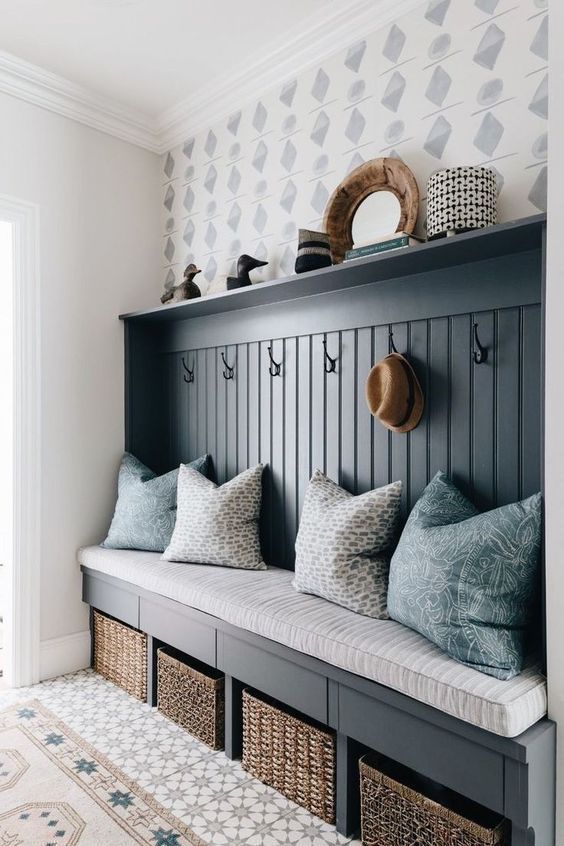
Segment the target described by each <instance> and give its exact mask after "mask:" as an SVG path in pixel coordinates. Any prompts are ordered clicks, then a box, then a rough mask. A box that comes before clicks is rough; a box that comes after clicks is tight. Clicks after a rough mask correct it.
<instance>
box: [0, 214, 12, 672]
mask: <svg viewBox="0 0 564 846" xmlns="http://www.w3.org/2000/svg"><path fill="white" fill-rule="evenodd" d="M13 291H14V224H13V223H11V222H9V221H6V220H0V292H1V296H0V302H1V303H2V306H1V308H0V396H1V397H2V412H1V414H0V467H2V473H1V474H0V677H1V678H2V683H4V684H5V683H6V676H5V673H6V652H7V650H6V630H5V627H6V623H7V622H8V623H9V622H10V620H11V617H12V613H11V610H12V609H11V594H12V590H11V585H12V582H13V574H12V566H13V551H12V548H13V541H12V535H13V514H14V505H13V490H14V482H13V443H14V432H13V420H14V409H13V397H14V386H13V373H14V361H13V351H14V305H13ZM9 640H10V638H9V637H8V641H9ZM9 675H10V673H9V670H8V678H9Z"/></svg>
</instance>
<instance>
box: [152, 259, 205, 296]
mask: <svg viewBox="0 0 564 846" xmlns="http://www.w3.org/2000/svg"><path fill="white" fill-rule="evenodd" d="M197 273H201V271H200V270H199V269H198V268H197V267H196V265H195V264H189V265H188V267H187V268H186V270H185V271H184V281H183V282H181V283H180V285H177V286H176V288H173V289H172V290H171V291H166V292H165V293H164V294H163V295H162V297H161V303H163V304H164V303H180V302H182V301H183V300H194V299H195V298H196V297H201V296H202V292H201V291H200V289H199V288H198V286H197V285H196V283H195V282H194V276H195V275H196V274H197Z"/></svg>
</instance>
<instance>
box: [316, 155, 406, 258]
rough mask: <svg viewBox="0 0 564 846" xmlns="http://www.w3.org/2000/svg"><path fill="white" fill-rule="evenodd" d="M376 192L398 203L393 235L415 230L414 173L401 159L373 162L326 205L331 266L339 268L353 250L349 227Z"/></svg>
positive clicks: (347, 180)
mask: <svg viewBox="0 0 564 846" xmlns="http://www.w3.org/2000/svg"><path fill="white" fill-rule="evenodd" d="M377 191H390V192H391V193H392V194H394V195H395V196H396V197H397V199H398V201H399V204H400V209H401V212H400V219H399V223H398V226H397V229H396V231H397V232H406V233H407V234H411V233H412V232H413V230H414V229H415V224H416V223H417V214H418V212H419V188H418V187H417V182H416V181H415V177H414V175H413V173H412V172H411V170H410V169H409V168H408V166H407V165H406V164H404V163H403V162H402V161H401V159H392V158H388V157H387V158H381V159H372V160H371V161H369V162H365V163H364V164H362V165H360V167H357V168H355V170H353V171H351V172H350V173H349V174H348V176H346V177H345V179H344V180H343V181H342V182H341V184H340V185H339V186H337V188H336V189H335V191H334V192H333V194H332V196H331V197H330V199H329V202H328V203H327V208H326V209H325V216H324V218H323V228H324V230H325V232H327V234H328V235H329V238H330V240H331V256H332V259H333V264H340V263H341V262H342V261H343V260H344V258H345V253H346V251H347V250H350V249H352V246H353V238H352V223H353V218H354V216H355V214H356V211H357V209H358V207H359V206H360V205H361V203H362V202H363V201H364V200H365V199H366V198H367V197H368V196H369V195H370V194H374V193H375V192H377ZM390 234H391V233H390Z"/></svg>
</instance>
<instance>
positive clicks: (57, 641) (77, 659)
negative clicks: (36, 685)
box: [39, 629, 90, 681]
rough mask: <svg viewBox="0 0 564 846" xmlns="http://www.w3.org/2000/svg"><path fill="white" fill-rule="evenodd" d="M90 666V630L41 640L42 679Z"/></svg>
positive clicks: (40, 668)
mask: <svg viewBox="0 0 564 846" xmlns="http://www.w3.org/2000/svg"><path fill="white" fill-rule="evenodd" d="M89 666H90V632H89V631H88V629H87V630H86V631H84V632H76V633H75V634H71V635H65V636H64V637H53V638H50V639H49V640H43V641H41V646H40V652H39V675H40V679H41V681H45V680H46V679H52V678H54V677H55V676H62V675H64V674H65V673H74V672H76V671H77V670H83V669H84V668H85V667H89Z"/></svg>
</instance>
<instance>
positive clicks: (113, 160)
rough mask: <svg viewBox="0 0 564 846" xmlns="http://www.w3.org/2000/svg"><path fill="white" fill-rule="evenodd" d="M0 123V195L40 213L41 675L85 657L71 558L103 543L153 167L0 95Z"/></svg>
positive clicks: (152, 218)
mask: <svg viewBox="0 0 564 846" xmlns="http://www.w3.org/2000/svg"><path fill="white" fill-rule="evenodd" d="M0 126H1V127H2V132H1V133H0V192H1V193H3V194H8V195H12V196H14V197H17V198H20V199H24V200H27V201H31V202H34V203H37V204H39V207H40V221H41V224H40V225H41V228H40V246H39V249H40V256H39V258H40V275H41V282H40V284H41V324H42V327H41V331H42V338H41V349H42V415H41V416H42V468H41V470H42V513H41V515H38V516H39V517H40V519H41V527H42V528H41V533H42V557H41V640H42V656H41V665H42V676H43V677H47V676H48V675H52V674H54V673H57V672H59V671H61V670H64V671H66V670H70V669H73V668H76V667H77V666H79V665H80V664H83V665H84V663H87V661H88V637H87V635H86V634H85V632H86V630H87V628H88V616H87V611H86V607H85V606H83V604H82V602H81V600H80V595H81V583H80V574H79V570H78V566H77V564H76V550H77V548H78V547H79V546H80V545H81V544H85V543H92V542H98V541H99V540H100V539H101V538H102V537H103V535H104V532H105V530H106V529H107V526H108V521H109V519H110V516H111V513H112V508H113V505H114V488H115V478H116V470H117V466H118V461H119V457H120V454H121V452H122V449H123V332H122V326H121V324H120V323H119V322H118V320H117V314H118V313H119V312H121V311H130V310H132V309H135V308H141V307H144V306H150V305H155V304H157V303H158V296H159V293H160V280H159V277H160V267H159V266H160V256H159V243H158V239H157V238H155V232H157V231H158V226H159V208H158V203H157V202H156V201H155V199H156V197H158V194H159V182H160V180H159V161H158V158H157V157H156V156H154V155H153V154H152V153H149V152H146V151H144V150H141V149H139V148H137V147H134V146H132V145H130V144H127V143H125V142H122V141H119V140H117V139H115V138H111V137H110V136H107V135H104V134H103V133H100V132H98V131H96V130H93V129H89V128H87V127H85V126H82V125H80V124H78V123H76V122H74V121H71V120H67V119H66V118H63V117H61V116H59V115H55V114H52V113H51V112H48V111H45V110H43V109H40V108H38V107H36V106H33V105H30V104H28V103H24V102H22V101H20V100H17V99H14V98H11V97H9V96H6V95H3V94H2V95H0ZM79 633H83V634H82V635H80V634H79ZM68 636H71V637H70V638H69V637H68ZM60 638H63V640H61V641H59V640H58V639H60ZM61 662H62V663H61Z"/></svg>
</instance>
